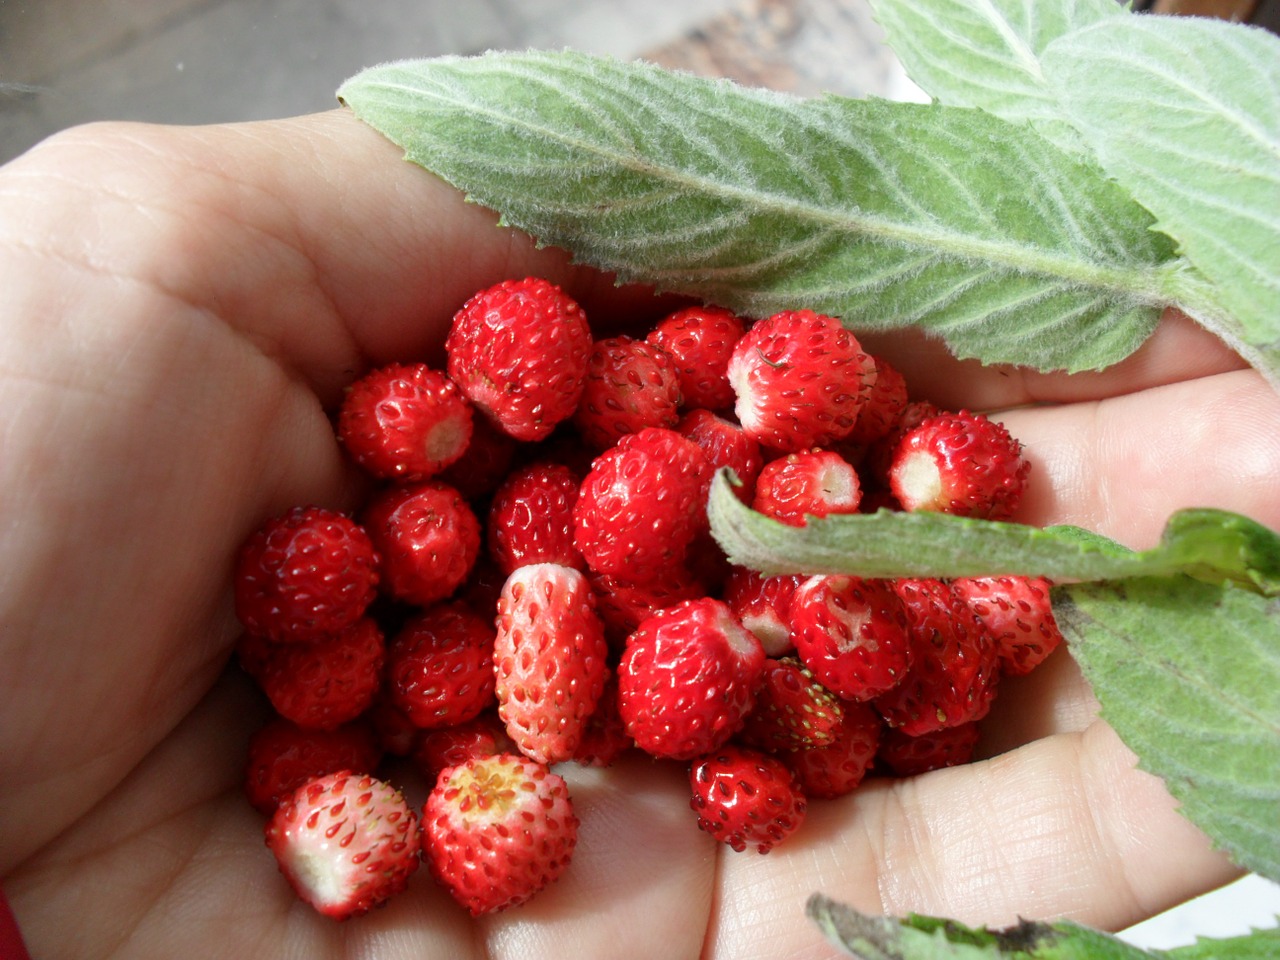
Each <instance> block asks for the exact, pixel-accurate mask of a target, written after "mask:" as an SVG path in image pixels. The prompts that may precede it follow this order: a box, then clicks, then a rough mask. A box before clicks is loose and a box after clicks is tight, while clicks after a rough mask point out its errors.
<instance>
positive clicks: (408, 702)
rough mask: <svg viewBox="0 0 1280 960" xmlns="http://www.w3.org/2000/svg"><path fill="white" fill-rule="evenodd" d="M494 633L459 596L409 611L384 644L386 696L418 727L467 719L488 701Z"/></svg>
mask: <svg viewBox="0 0 1280 960" xmlns="http://www.w3.org/2000/svg"><path fill="white" fill-rule="evenodd" d="M494 634H495V631H494V628H493V620H492V618H490V617H482V616H481V615H480V614H478V613H476V612H475V611H473V610H472V609H471V608H470V607H468V606H467V605H466V604H464V603H462V602H460V601H450V602H444V603H438V604H435V605H433V606H431V607H428V608H427V609H426V610H423V611H422V612H420V613H418V614H416V615H414V616H413V617H412V618H410V620H409V621H408V622H407V623H406V624H405V625H404V626H403V627H402V628H401V629H400V630H399V631H397V632H396V634H395V636H394V637H392V639H391V642H390V643H389V644H388V646H387V669H386V696H387V698H388V699H389V700H390V701H391V702H392V703H393V704H394V705H395V706H396V707H397V708H399V709H400V710H402V711H403V712H404V714H405V716H407V717H408V718H409V721H410V722H411V723H413V725H414V726H416V727H419V728H420V729H423V730H430V729H434V728H436V727H450V726H454V725H455V724H459V723H465V722H466V721H468V720H470V719H472V718H473V717H475V716H476V715H477V714H479V713H480V712H481V711H482V710H484V709H485V708H486V707H490V706H492V705H493V703H494V694H493V647H494Z"/></svg>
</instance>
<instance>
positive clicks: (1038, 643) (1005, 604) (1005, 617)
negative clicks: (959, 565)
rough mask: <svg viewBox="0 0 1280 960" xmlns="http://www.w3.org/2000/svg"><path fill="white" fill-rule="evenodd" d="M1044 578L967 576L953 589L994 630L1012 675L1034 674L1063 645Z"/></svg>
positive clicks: (1002, 660)
mask: <svg viewBox="0 0 1280 960" xmlns="http://www.w3.org/2000/svg"><path fill="white" fill-rule="evenodd" d="M1050 587H1051V584H1050V582H1049V581H1048V580H1047V579H1046V578H1044V577H1018V576H1008V577H965V578H959V579H956V580H953V581H952V582H951V588H952V589H953V590H955V591H956V593H958V594H959V595H960V597H961V598H962V599H963V600H964V602H965V603H966V604H968V606H969V609H970V610H972V611H973V612H974V614H975V615H976V616H977V618H978V619H979V620H981V621H982V623H983V625H984V626H986V628H987V629H988V630H989V631H991V636H992V637H993V638H994V639H995V641H996V650H997V652H998V654H999V656H1000V667H1001V669H1002V670H1003V671H1004V672H1005V673H1008V674H1012V675H1014V676H1020V675H1022V674H1026V673H1030V672H1031V671H1032V670H1033V669H1034V668H1035V667H1037V666H1039V665H1040V664H1041V663H1042V662H1043V661H1044V659H1045V657H1047V656H1049V654H1051V653H1053V651H1054V650H1056V649H1057V647H1058V645H1059V644H1060V643H1062V632H1061V631H1060V630H1059V629H1058V623H1057V621H1056V620H1055V619H1054V617H1053V606H1052V604H1051V603H1050V602H1049V589H1050Z"/></svg>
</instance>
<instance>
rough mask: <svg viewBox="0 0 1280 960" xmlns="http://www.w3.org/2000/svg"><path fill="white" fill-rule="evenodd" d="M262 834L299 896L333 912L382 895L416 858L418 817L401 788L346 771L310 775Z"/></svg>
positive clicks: (352, 912) (358, 907) (404, 878)
mask: <svg viewBox="0 0 1280 960" xmlns="http://www.w3.org/2000/svg"><path fill="white" fill-rule="evenodd" d="M266 842H267V846H268V847H269V848H270V849H271V852H272V853H274V854H275V857H276V861H277V862H278V864H279V866H280V872H281V873H283V874H284V876H285V879H287V880H288V881H289V883H290V885H291V886H292V887H293V889H294V890H295V891H296V892H297V894H298V896H299V897H301V898H302V899H303V900H304V901H306V902H307V903H309V904H311V906H313V907H315V909H316V910H318V911H319V912H320V913H323V914H325V915H326V916H329V917H333V918H334V919H335V920H345V919H347V918H348V917H356V916H360V915H361V914H363V913H367V912H368V911H369V910H372V909H373V908H374V907H378V906H381V905H382V904H384V903H386V901H387V900H389V899H390V898H391V897H392V896H394V895H395V894H397V893H399V892H401V891H402V890H404V888H405V887H406V886H407V885H408V882H409V877H410V876H411V875H412V874H413V872H414V871H415V870H417V869H418V864H419V863H420V862H421V861H420V860H419V857H418V850H419V849H420V846H421V842H422V841H421V831H420V827H419V825H418V818H417V815H416V814H414V812H413V811H412V810H411V809H409V806H408V804H406V803H405V801H404V798H403V797H402V796H401V795H400V793H399V792H398V791H397V790H395V789H394V788H393V787H391V786H390V785H388V784H386V783H383V782H382V781H380V780H375V779H374V778H373V777H370V776H367V775H362V774H353V773H348V772H345V771H344V772H340V773H332V774H328V775H327V776H324V777H319V778H317V779H315V780H310V781H308V782H307V783H305V784H303V785H302V786H301V787H299V788H298V789H297V790H296V791H295V792H294V794H293V795H292V796H291V797H290V798H289V799H287V800H285V801H284V802H283V803H281V804H280V806H279V807H278V808H277V809H276V813H275V816H273V817H272V818H271V821H270V823H268V824H267V828H266Z"/></svg>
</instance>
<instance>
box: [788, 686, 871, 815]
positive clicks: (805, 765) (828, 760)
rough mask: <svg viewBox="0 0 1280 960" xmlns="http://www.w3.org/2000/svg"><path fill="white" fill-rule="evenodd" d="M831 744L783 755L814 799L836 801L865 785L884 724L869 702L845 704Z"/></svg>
mask: <svg viewBox="0 0 1280 960" xmlns="http://www.w3.org/2000/svg"><path fill="white" fill-rule="evenodd" d="M843 707H844V710H843V713H842V715H841V717H840V723H839V725H838V726H837V727H836V729H835V731H834V737H833V739H832V741H831V742H830V743H826V744H822V745H821V746H815V747H809V748H806V749H803V750H793V751H791V752H790V753H786V754H779V759H780V760H782V761H783V762H784V763H785V764H786V765H787V767H788V768H790V770H791V773H792V775H793V776H794V777H795V778H796V782H797V783H798V784H799V785H800V789H801V790H803V791H804V794H805V796H806V797H809V798H810V799H813V800H834V799H835V798H836V797H843V796H844V795H845V794H849V793H852V792H853V791H854V790H856V789H858V787H859V786H861V785H862V781H863V780H864V779H865V778H866V776H867V773H868V772H869V771H870V770H871V768H872V767H873V766H874V764H875V762H876V756H877V749H878V748H879V745H880V743H881V739H882V737H883V734H884V721H883V720H881V719H880V714H878V713H877V712H876V711H875V710H874V709H873V708H872V706H871V705H870V704H868V703H850V702H845V703H844V704H843Z"/></svg>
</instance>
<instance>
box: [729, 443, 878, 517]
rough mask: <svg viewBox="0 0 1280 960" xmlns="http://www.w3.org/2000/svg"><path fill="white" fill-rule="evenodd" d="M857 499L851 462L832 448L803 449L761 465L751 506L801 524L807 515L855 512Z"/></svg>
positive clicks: (855, 474) (859, 488)
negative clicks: (762, 466)
mask: <svg viewBox="0 0 1280 960" xmlns="http://www.w3.org/2000/svg"><path fill="white" fill-rule="evenodd" d="M861 501H862V486H861V484H859V482H858V471H857V470H855V469H854V467H853V465H852V464H851V463H849V462H848V461H847V460H845V459H844V458H843V457H841V456H840V455H839V454H838V453H836V452H835V451H834V450H803V451H801V452H800V453H790V454H787V455H786V456H785V457H780V458H778V459H777V460H770V461H769V462H768V463H766V464H765V465H764V469H763V470H761V471H760V476H759V478H758V479H757V480H756V492H755V497H754V498H753V499H752V501H751V508H752V509H753V510H755V511H756V512H758V513H763V514H764V515H765V516H767V517H773V519H775V520H777V521H779V522H780V523H785V524H788V525H789V526H793V527H803V526H804V525H805V523H806V522H807V519H806V518H808V517H826V516H830V515H831V514H840V513H857V512H858V504H859V503H861Z"/></svg>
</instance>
